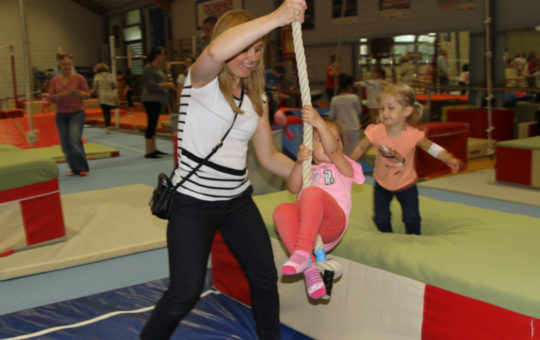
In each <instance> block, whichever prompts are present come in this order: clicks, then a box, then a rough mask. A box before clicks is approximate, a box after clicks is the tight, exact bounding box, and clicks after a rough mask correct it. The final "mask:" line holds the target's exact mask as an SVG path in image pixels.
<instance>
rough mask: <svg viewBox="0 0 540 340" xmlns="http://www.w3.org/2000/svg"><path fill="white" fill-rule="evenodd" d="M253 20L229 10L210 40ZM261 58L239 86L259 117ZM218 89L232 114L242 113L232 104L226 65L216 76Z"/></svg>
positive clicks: (261, 79) (228, 73)
mask: <svg viewBox="0 0 540 340" xmlns="http://www.w3.org/2000/svg"><path fill="white" fill-rule="evenodd" d="M253 19H255V15H254V14H253V13H251V12H249V11H246V10H241V9H237V10H231V11H228V12H227V13H225V14H223V15H222V16H221V17H220V18H219V20H218V21H217V23H216V26H215V27H214V30H213V32H212V40H214V39H215V38H216V37H217V36H218V35H220V34H221V33H223V32H225V31H226V30H227V29H229V28H231V27H234V26H237V25H240V24H243V23H245V22H248V21H250V20H253ZM262 55H264V45H263V50H262V51H261V56H262ZM262 59H263V58H262V57H261V58H260V59H259V61H258V62H257V65H256V66H255V68H254V69H253V71H252V72H251V74H250V75H249V77H247V78H244V79H241V84H242V87H243V89H244V91H246V94H247V96H248V98H249V100H250V101H251V103H252V105H253V108H254V109H255V112H257V114H258V115H259V116H262V115H263V100H262V95H263V92H264V63H263V60H262ZM218 80H219V88H220V89H221V92H222V93H223V95H224V96H225V99H226V100H227V102H228V103H229V105H230V106H231V108H232V109H233V111H234V112H237V113H243V111H242V110H241V109H240V108H239V107H238V105H236V104H235V102H234V95H233V92H232V91H233V86H232V79H231V77H230V71H229V69H228V68H227V65H224V67H223V69H222V70H221V71H220V72H219V75H218Z"/></svg>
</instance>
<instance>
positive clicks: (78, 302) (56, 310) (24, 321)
mask: <svg viewBox="0 0 540 340" xmlns="http://www.w3.org/2000/svg"><path fill="white" fill-rule="evenodd" d="M166 288H167V280H166V279H161V280H156V281H151V282H147V283H143V284H140V285H136V286H131V287H126V288H121V289H116V290H112V291H109V292H104V293H100V294H95V295H90V296H86V297H82V298H78V299H74V300H69V301H64V302H59V303H54V304H50V305H45V306H42V307H38V308H32V309H27V310H23V311H20V312H16V313H10V314H6V315H2V316H0V337H1V338H2V339H6V338H7V339H58V340H60V339H66V340H67V339H69V340H71V339H86V340H93V339H95V340H108V339H111V340H113V339H114V340H116V339H138V334H139V332H140V330H141V329H142V327H143V326H144V323H145V322H146V320H147V319H148V317H149V316H150V313H151V310H152V308H153V305H154V304H155V303H156V301H157V300H158V299H159V297H160V296H161V294H162V293H163V291H164V290H165V289H166ZM171 339H173V340H174V339H183V340H186V339H187V340H189V339H193V340H195V339H196V340H212V339H256V334H255V328H254V324H253V317H252V315H251V310H250V309H249V308H248V307H247V306H245V305H243V304H241V303H239V302H237V301H235V300H233V299H231V298H229V297H227V296H226V295H224V294H221V293H219V292H217V291H215V290H213V289H212V288H211V280H210V274H208V275H207V280H206V283H205V289H204V293H203V294H202V295H201V300H199V302H198V303H197V305H196V306H195V308H194V309H193V311H192V312H191V313H190V314H189V315H188V316H187V317H186V318H185V319H184V320H183V322H182V323H181V324H180V325H179V326H178V328H177V329H176V331H175V333H174V334H173V336H172V337H171ZM281 339H283V340H309V339H311V338H309V337H307V336H305V335H303V334H301V333H299V332H297V331H295V330H293V329H291V328H289V327H287V326H285V325H282V326H281Z"/></svg>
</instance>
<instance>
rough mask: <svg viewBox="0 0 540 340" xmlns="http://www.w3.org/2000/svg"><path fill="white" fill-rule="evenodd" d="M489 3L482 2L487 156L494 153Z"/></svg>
mask: <svg viewBox="0 0 540 340" xmlns="http://www.w3.org/2000/svg"><path fill="white" fill-rule="evenodd" d="M490 1H491V0H485V1H484V7H485V15H486V19H485V21H484V24H485V33H486V36H485V39H486V92H487V96H486V101H487V118H488V127H487V130H486V131H487V139H488V149H487V151H486V154H487V155H488V156H492V155H493V153H494V151H493V148H492V145H491V144H492V143H491V133H492V132H493V129H494V127H493V122H492V110H493V108H492V100H493V90H492V88H493V80H492V71H493V70H492V64H493V62H492V59H493V52H492V51H491V19H492V18H491V10H490Z"/></svg>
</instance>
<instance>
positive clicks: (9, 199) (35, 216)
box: [0, 144, 65, 256]
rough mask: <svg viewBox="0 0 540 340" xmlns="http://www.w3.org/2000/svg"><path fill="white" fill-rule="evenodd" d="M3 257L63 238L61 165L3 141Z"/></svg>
mask: <svg viewBox="0 0 540 340" xmlns="http://www.w3.org/2000/svg"><path fill="white" fill-rule="evenodd" d="M0 205H1V206H2V208H1V209H0V230H1V234H2V237H1V238H0V256H2V255H8V254H11V253H12V252H13V251H17V250H21V249H24V248H27V247H33V246H37V245H43V244H47V243H50V242H54V241H58V240H62V239H63V238H64V236H65V228H64V218H63V214H62V205H61V202H60V192H59V189H58V168H57V166H56V163H54V161H53V160H52V159H50V158H48V157H45V156H42V155H40V154H37V153H35V152H33V151H32V150H21V149H19V148H17V147H15V146H13V145H5V144H0Z"/></svg>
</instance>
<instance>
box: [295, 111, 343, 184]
mask: <svg viewBox="0 0 540 340" xmlns="http://www.w3.org/2000/svg"><path fill="white" fill-rule="evenodd" d="M302 119H303V120H304V122H306V123H307V124H310V125H311V126H313V127H314V128H316V129H317V132H318V133H319V136H321V143H322V145H323V148H324V151H325V152H326V154H327V155H328V157H329V158H330V160H331V161H332V163H334V165H335V166H336V167H337V168H338V170H339V172H341V173H342V174H343V175H344V176H347V177H352V176H353V170H352V166H351V164H349V161H347V159H346V158H345V155H344V154H343V151H342V150H341V148H340V147H339V141H338V139H336V137H335V136H334V135H333V134H332V131H330V129H329V127H328V125H327V124H326V122H325V121H324V119H322V118H321V116H320V115H319V113H318V112H317V111H316V110H315V109H314V108H313V107H312V106H309V105H306V106H304V108H303V109H302ZM338 138H339V137H338Z"/></svg>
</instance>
